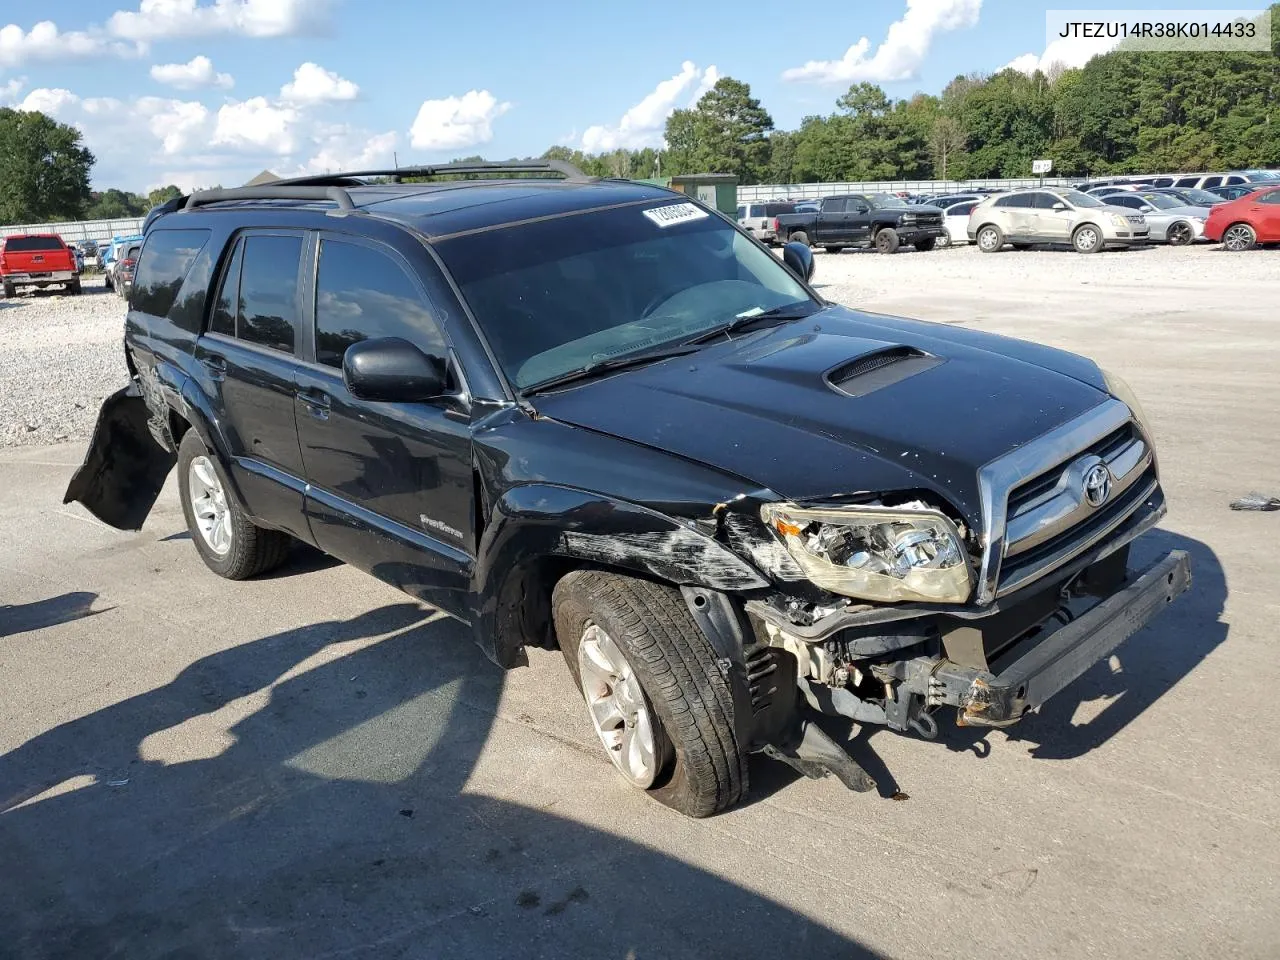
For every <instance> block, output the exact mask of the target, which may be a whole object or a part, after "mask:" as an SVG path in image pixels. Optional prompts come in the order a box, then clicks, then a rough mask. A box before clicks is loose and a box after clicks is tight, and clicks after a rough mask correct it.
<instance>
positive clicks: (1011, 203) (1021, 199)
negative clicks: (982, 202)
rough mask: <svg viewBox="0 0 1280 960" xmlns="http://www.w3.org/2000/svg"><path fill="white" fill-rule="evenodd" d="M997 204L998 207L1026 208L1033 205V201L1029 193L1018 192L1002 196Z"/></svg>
mask: <svg viewBox="0 0 1280 960" xmlns="http://www.w3.org/2000/svg"><path fill="white" fill-rule="evenodd" d="M995 205H996V206H997V207H1017V208H1022V209H1026V208H1028V207H1031V206H1032V205H1033V201H1032V199H1031V196H1030V195H1029V194H1025V193H1016V194H1014V195H1013V196H1010V197H1001V198H1000V199H999V200H997V201H996V203H995Z"/></svg>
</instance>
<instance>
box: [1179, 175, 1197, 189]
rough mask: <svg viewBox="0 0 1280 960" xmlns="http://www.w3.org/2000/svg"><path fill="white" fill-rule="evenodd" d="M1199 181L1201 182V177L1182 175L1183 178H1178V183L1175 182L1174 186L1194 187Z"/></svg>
mask: <svg viewBox="0 0 1280 960" xmlns="http://www.w3.org/2000/svg"><path fill="white" fill-rule="evenodd" d="M1199 182H1200V178H1199V177H1182V178H1180V179H1179V180H1178V182H1177V183H1175V184H1174V186H1177V187H1194V186H1195V185H1196V184H1197V183H1199Z"/></svg>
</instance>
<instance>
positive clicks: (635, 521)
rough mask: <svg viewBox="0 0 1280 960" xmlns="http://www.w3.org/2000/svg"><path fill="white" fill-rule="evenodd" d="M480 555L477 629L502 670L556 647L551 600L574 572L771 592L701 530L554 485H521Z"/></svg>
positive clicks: (504, 501)
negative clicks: (532, 651) (535, 649)
mask: <svg viewBox="0 0 1280 960" xmlns="http://www.w3.org/2000/svg"><path fill="white" fill-rule="evenodd" d="M477 553H478V555H477V558H476V564H475V567H474V569H473V574H472V590H471V594H472V597H473V603H474V610H473V616H472V630H473V632H474V636H475V640H476V642H477V644H478V645H479V646H480V648H481V649H482V650H483V651H484V653H485V654H486V655H487V656H488V657H489V658H490V659H492V660H493V661H494V662H495V663H497V664H498V665H499V666H502V667H514V666H521V665H523V664H525V663H526V662H527V659H526V656H525V653H524V647H525V646H526V645H534V646H542V647H548V648H551V647H554V646H555V644H556V638H555V631H554V626H553V624H552V620H551V594H552V591H553V590H554V589H555V585H556V584H557V583H558V582H559V580H560V579H561V578H562V577H563V576H564V575H565V574H567V573H569V572H570V571H571V570H577V569H583V568H590V569H598V570H607V571H610V572H613V573H619V574H624V575H627V576H634V577H641V578H645V579H651V580H655V581H659V582H663V583H667V584H669V585H671V586H674V587H677V588H678V587H683V586H693V587H703V588H707V589H710V590H717V591H723V592H741V591H750V590H756V589H763V588H765V587H767V586H768V582H767V581H766V580H765V579H764V577H763V576H762V575H761V574H760V573H759V572H758V571H757V570H756V569H755V568H753V567H752V566H750V565H749V564H748V563H747V562H746V561H745V560H742V559H741V558H740V557H738V556H737V555H736V554H734V553H732V552H730V551H729V550H728V549H727V548H725V547H724V546H722V545H721V544H720V543H718V542H717V541H716V540H714V539H713V538H712V537H711V536H709V535H708V534H706V533H703V532H701V531H699V530H698V529H696V527H695V526H694V525H693V524H692V523H688V524H686V523H684V522H682V521H680V520H677V519H675V518H672V517H669V516H666V515H665V514H662V513H659V512H657V511H655V510H651V509H649V508H647V507H644V506H641V505H639V504H635V503H630V502H627V501H623V500H618V499H615V498H612V497H608V496H605V495H603V494H598V493H594V492H591V491H587V490H581V489H577V488H573V487H565V486H557V485H553V484H542V483H538V484H526V485H522V486H520V487H515V488H513V489H511V490H508V491H507V492H506V493H505V494H504V495H503V496H502V497H501V498H499V499H498V500H497V502H495V503H494V504H493V508H492V511H491V513H490V520H489V524H488V525H487V527H486V528H485V530H484V533H483V535H482V537H481V539H480V543H479V547H478V551H477Z"/></svg>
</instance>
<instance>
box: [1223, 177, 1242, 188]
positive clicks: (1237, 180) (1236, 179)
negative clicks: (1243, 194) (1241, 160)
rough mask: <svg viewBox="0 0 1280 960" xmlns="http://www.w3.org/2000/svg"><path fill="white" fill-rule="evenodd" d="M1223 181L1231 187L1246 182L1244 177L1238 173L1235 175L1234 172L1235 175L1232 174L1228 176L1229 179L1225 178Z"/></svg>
mask: <svg viewBox="0 0 1280 960" xmlns="http://www.w3.org/2000/svg"><path fill="white" fill-rule="evenodd" d="M1223 182H1224V183H1225V184H1226V185H1227V186H1229V187H1234V186H1236V185H1237V184H1241V183H1244V182H1245V179H1244V177H1240V176H1236V175H1234V174H1233V175H1231V176H1229V177H1227V179H1226V180H1224V181H1223Z"/></svg>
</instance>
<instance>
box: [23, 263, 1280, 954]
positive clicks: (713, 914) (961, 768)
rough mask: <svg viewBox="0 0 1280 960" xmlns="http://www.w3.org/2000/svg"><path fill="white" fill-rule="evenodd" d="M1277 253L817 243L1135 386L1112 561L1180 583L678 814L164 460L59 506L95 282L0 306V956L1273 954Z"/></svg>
mask: <svg viewBox="0 0 1280 960" xmlns="http://www.w3.org/2000/svg"><path fill="white" fill-rule="evenodd" d="M1278 277H1280V253H1270V252H1265V251H1264V252H1259V253H1254V254H1247V255H1239V256H1232V255H1228V254H1223V253H1219V252H1217V251H1216V250H1214V249H1206V248H1195V249H1190V250H1185V249H1183V250H1173V249H1152V250H1145V251H1133V252H1126V253H1105V254H1100V255H1097V256H1092V257H1083V256H1078V255H1075V254H1072V253H1067V252H1063V253H1049V252H1035V253H1014V252H1007V253H1003V254H1000V255H997V256H986V255H981V254H979V253H977V252H976V251H973V250H970V249H957V250H938V251H934V252H931V253H927V254H921V253H914V252H908V253H903V254H898V255H896V256H893V257H881V256H878V255H875V254H861V253H853V252H846V253H843V254H839V255H832V256H828V255H826V254H819V255H818V272H817V275H816V277H815V280H816V282H817V283H818V285H819V286H820V287H821V289H822V292H823V293H824V294H825V295H826V296H827V297H829V298H831V299H835V300H841V301H844V302H846V303H850V304H854V305H857V306H860V307H864V308H866V309H869V310H876V311H881V312H885V313H897V314H902V315H907V316H916V317H923V318H926V319H931V320H940V321H946V322H951V323H963V324H973V325H978V326H980V327H981V328H982V329H984V330H990V331H994V332H998V333H1006V334H1011V335H1014V336H1020V337H1025V338H1027V339H1031V340H1037V341H1041V342H1047V343H1052V344H1055V345H1059V346H1062V347H1065V348H1067V349H1070V350H1074V351H1077V352H1080V353H1085V354H1088V355H1090V356H1093V357H1095V358H1096V359H1097V360H1099V362H1101V363H1103V364H1104V365H1105V366H1107V367H1108V368H1110V369H1112V370H1114V371H1115V372H1117V373H1119V374H1120V375H1121V376H1123V377H1124V378H1125V379H1126V380H1128V381H1129V382H1130V383H1131V384H1132V385H1133V387H1134V388H1135V390H1136V391H1137V393H1138V394H1139V396H1141V397H1142V400H1143V404H1144V406H1145V408H1146V411H1147V414H1148V416H1149V417H1150V419H1151V421H1152V424H1153V428H1154V432H1155V434H1156V439H1157V441H1158V444H1159V451H1160V457H1161V466H1162V472H1163V481H1164V484H1165V489H1166V492H1167V494H1168V496H1169V501H1170V513H1169V517H1168V519H1167V520H1166V521H1165V522H1164V523H1163V524H1162V525H1161V528H1160V529H1159V530H1157V531H1154V532H1153V533H1152V534H1150V535H1149V537H1147V538H1144V539H1145V541H1146V542H1145V543H1144V544H1143V545H1142V546H1141V553H1140V556H1139V558H1138V559H1139V560H1140V561H1141V560H1146V559H1150V558H1151V556H1152V554H1154V552H1155V551H1157V550H1159V551H1167V550H1169V549H1174V548H1177V549H1185V550H1188V551H1189V552H1190V553H1191V555H1192V569H1193V575H1194V578H1195V581H1194V586H1193V588H1192V590H1191V592H1190V593H1188V594H1186V595H1185V596H1184V597H1182V598H1179V600H1178V601H1177V605H1176V608H1175V609H1173V610H1171V611H1169V612H1168V613H1166V614H1165V615H1164V616H1163V617H1162V618H1160V619H1159V620H1157V621H1156V623H1154V624H1152V625H1151V626H1150V627H1149V628H1147V629H1145V630H1143V631H1141V632H1140V633H1139V634H1137V635H1135V636H1134V637H1133V638H1132V639H1130V640H1129V641H1127V642H1126V643H1125V644H1123V645H1122V646H1121V647H1120V648H1119V649H1118V650H1117V651H1116V655H1115V656H1113V657H1111V658H1109V659H1108V660H1107V661H1104V662H1101V663H1099V664H1097V665H1095V667H1094V668H1093V669H1092V670H1090V671H1089V672H1088V673H1087V674H1085V675H1084V676H1082V677H1081V678H1080V679H1079V680H1078V681H1076V683H1074V684H1073V685H1072V686H1071V687H1069V688H1068V689H1067V690H1064V691H1063V692H1062V693H1061V694H1060V695H1059V696H1058V697H1056V698H1054V699H1053V700H1051V701H1050V702H1049V703H1048V704H1047V705H1046V706H1045V707H1044V708H1043V709H1042V710H1041V711H1040V712H1039V713H1038V714H1036V715H1034V716H1031V717H1028V718H1026V719H1025V720H1024V721H1023V722H1022V723H1021V724H1019V725H1018V726H1016V727H1013V728H1010V729H1009V730H1005V731H992V732H990V733H983V732H980V731H979V732H975V731H973V730H972V729H969V730H961V729H956V728H954V727H952V726H951V723H950V721H949V720H947V721H946V723H945V724H944V725H943V733H942V735H941V736H940V738H939V740H938V741H937V742H935V743H926V742H924V741H921V740H919V739H917V738H913V737H903V736H896V735H893V734H891V733H887V732H884V731H866V730H864V731H862V732H861V733H859V734H858V736H857V737H856V738H855V739H854V740H853V741H851V742H850V744H849V747H850V750H851V751H852V752H853V753H854V755H855V756H856V757H857V758H858V759H859V760H860V761H861V762H862V763H863V764H864V765H866V766H867V768H868V770H870V771H871V772H872V773H873V775H874V776H875V777H876V779H877V781H878V784H879V790H878V791H877V792H875V793H872V794H851V793H849V792H848V791H846V790H844V789H843V788H842V787H841V786H839V784H837V783H836V782H835V781H833V780H830V779H828V780H822V781H809V780H800V779H796V777H794V776H793V775H791V774H790V773H789V772H788V770H787V769H786V768H784V767H782V766H781V765H780V764H776V763H774V762H772V761H769V760H766V759H764V758H757V759H755V760H753V762H752V765H751V774H750V776H751V784H752V796H751V802H750V803H747V804H744V805H743V806H742V807H740V808H738V809H735V810H733V811H731V812H729V813H727V814H725V815H723V816H721V817H716V818H714V819H712V820H707V821H698V822H696V823H695V822H691V821H687V820H684V819H683V818H681V817H680V816H678V815H676V814H674V813H672V812H671V811H669V810H665V809H663V808H661V807H659V806H658V805H656V804H655V803H653V802H651V801H649V800H647V799H646V798H644V797H642V796H640V795H639V794H638V793H637V792H636V791H634V790H632V789H630V788H628V787H626V786H625V785H623V784H622V783H621V781H620V779H619V778H618V777H616V776H615V775H614V774H613V772H612V767H611V765H610V763H609V761H608V760H607V759H606V758H605V757H604V756H603V755H602V751H601V750H600V748H599V745H598V741H596V739H595V734H594V732H593V730H592V728H591V725H590V722H589V720H588V719H587V715H586V711H585V710H583V708H582V704H581V701H580V699H579V696H578V694H577V692H576V690H575V689H574V688H573V684H572V681H571V680H570V679H569V676H568V672H567V670H566V669H565V665H564V662H563V658H562V657H561V656H560V654H559V653H557V652H552V651H533V652H532V654H531V657H530V665H529V666H528V667H527V668H524V669H520V670H514V671H511V672H510V673H508V674H505V675H502V674H500V673H499V672H498V671H497V670H495V669H494V668H492V666H491V665H490V664H488V662H487V661H484V660H483V658H482V657H481V655H480V654H479V652H478V650H477V648H476V647H475V645H474V644H473V643H472V642H471V640H470V638H469V636H467V633H466V631H465V630H463V629H462V628H460V627H458V626H456V625H455V624H452V623H451V622H450V621H447V620H441V619H439V618H438V617H436V616H435V615H432V614H430V612H429V611H425V610H423V609H422V608H421V607H419V606H418V605H417V604H414V603H412V602H409V600H408V598H407V597H405V596H404V595H403V594H400V593H398V592H396V591H394V590H392V589H391V588H390V587H387V586H385V585H383V584H380V583H378V582H377V581H375V580H374V579H373V578H371V577H368V576H366V575H365V574H363V573H361V572H359V571H357V570H354V569H352V568H349V567H345V566H341V565H336V564H332V563H328V562H326V561H324V559H323V558H319V557H316V556H315V555H314V554H312V553H308V552H303V551H299V553H298V555H297V556H296V557H295V559H294V560H293V561H292V562H291V564H290V565H289V566H288V567H287V568H285V569H284V570H282V571H281V572H280V573H278V574H273V575H270V576H267V577H262V578H258V579H255V580H251V581H246V582H243V583H230V582H227V581H223V580H220V579H218V578H217V577H215V576H213V575H212V574H210V573H209V572H208V571H207V570H206V569H205V567H204V565H203V564H202V563H201V562H200V560H199V559H198V557H197V555H196V551H195V550H194V549H193V548H192V545H191V544H190V542H189V541H188V540H187V538H186V534H185V532H184V531H185V525H184V521H183V517H182V511H181V508H180V507H179V504H178V498H177V493H176V489H175V487H176V484H175V483H174V478H173V477H172V476H171V477H170V482H169V486H168V489H166V490H165V492H164V493H163V494H162V495H161V498H160V500H159V501H158V503H157V505H156V508H155V510H154V511H153V512H152V514H151V516H150V517H149V519H148V521H147V523H146V525H145V527H144V528H143V529H142V531H140V532H138V533H121V532H120V531H116V530H111V529H108V528H106V527H104V526H103V525H101V524H99V523H96V522H94V521H92V520H91V519H90V518H89V517H88V516H87V514H86V513H85V512H84V511H83V510H82V509H80V508H79V507H78V506H75V505H72V506H63V505H62V504H61V502H60V501H61V496H62V491H63V490H64V489H65V487H66V482H67V479H68V478H69V477H70V475H71V473H72V471H73V470H74V469H75V466H76V465H77V464H78V463H79V461H80V458H81V455H82V453H83V443H82V442H81V441H82V438H83V437H84V436H87V434H88V432H89V430H90V429H91V422H92V416H93V411H94V408H95V407H96V404H97V401H98V399H99V398H100V397H101V396H102V395H104V394H106V393H107V392H109V391H110V390H113V389H115V388H116V387H117V386H118V385H119V384H120V383H123V380H124V371H123V370H122V369H121V364H120V362H119V360H118V357H119V336H120V308H119V305H118V302H117V301H116V300H115V299H114V298H111V297H108V296H105V295H101V294H98V295H89V296H86V297H84V298H82V299H80V300H71V299H62V300H54V299H53V298H45V299H40V300H26V299H24V300H21V301H19V302H18V303H17V304H16V305H15V304H5V305H3V306H0V330H3V331H4V333H3V339H2V340H0V344H3V346H2V347H0V405H3V407H2V409H3V416H4V422H5V424H6V427H8V426H9V425H10V424H11V423H12V422H16V423H17V424H18V425H19V433H18V438H19V439H20V440H21V441H22V442H24V443H26V444H30V443H32V442H33V441H38V440H39V439H41V437H34V438H33V437H30V436H29V435H28V433H27V432H26V430H25V424H26V423H27V422H32V423H35V424H37V428H36V430H35V431H31V433H39V432H40V431H41V430H45V429H47V430H48V431H49V434H50V436H49V439H51V438H52V436H51V435H52V434H53V433H54V432H58V431H63V432H66V433H67V434H68V436H70V437H73V438H75V440H76V441H77V442H72V443H62V444H59V445H52V446H29V445H28V446H24V447H22V448H14V449H8V450H0V491H3V496H0V676H3V677H4V680H5V685H4V688H3V694H0V811H3V813H2V814H0V864H3V865H4V866H5V867H8V868H9V869H0V944H3V945H4V946H3V947H0V955H4V956H6V957H7V956H10V955H12V956H16V957H31V958H43V957H82V956H127V957H169V956H191V957H225V956H235V957H250V958H257V957H261V958H264V960H267V958H269V960H287V958H294V957H297V958H308V960H310V958H315V957H350V958H366V957H368V958H382V957H396V958H402V960H417V958H424V960H425V958H435V957H446V956H447V957H451V958H452V957H457V958H468V960H470V958H475V960H489V958H492V957H506V956H519V957H530V958H534V957H537V958H547V960H553V958H554V960H558V958H561V957H619V958H620V957H624V956H631V957H638V958H641V960H648V958H655V957H664V958H689V960H705V958H708V957H720V956H732V957H735V958H742V960H746V958H756V957H759V958H762V960H778V958H780V957H791V956H797V957H799V956H803V957H805V958H809V960H819V958H823V960H825V958H828V957H830V958H840V960H860V958H866V960H872V958H884V957H904V958H905V957H911V958H933V957H938V958H942V957H954V956H957V955H960V954H969V953H973V952H974V951H975V950H977V951H980V952H982V953H990V954H993V955H996V956H1007V957H1017V958H1021V957H1036V958H1047V960H1048V958H1070V960H1075V958H1085V957H1087V958H1090V960H1147V958H1150V960H1171V958H1187V960H1191V958H1195V960H1200V958H1205V957H1213V958H1215V960H1275V958H1276V956H1277V950H1276V945H1277V944H1278V943H1280V914H1278V913H1277V911H1276V909H1275V904H1276V878H1277V877H1278V876H1280V800H1278V799H1277V791H1276V784H1277V783H1280V716H1277V713H1276V711H1275V710H1274V709H1272V708H1271V704H1272V702H1273V701H1274V698H1275V690H1276V689H1277V687H1280V666H1278V665H1277V659H1276V657H1275V654H1274V647H1275V627H1276V622H1277V620H1278V619H1280V599H1278V598H1277V592H1276V571H1277V564H1276V561H1275V559H1274V555H1273V554H1272V553H1271V552H1270V551H1269V550H1268V546H1269V545H1270V544H1272V543H1274V542H1275V540H1276V537H1277V533H1280V514H1258V513H1236V512H1232V511H1230V510H1228V509H1227V503H1228V501H1229V500H1230V499H1231V498H1232V497H1234V496H1237V495H1239V494H1241V493H1243V492H1245V491H1248V490H1250V489H1258V490H1262V491H1264V492H1269V493H1271V494H1280V446H1278V445H1277V444H1276V442H1275V438H1276V434H1277V430H1276V423H1275V419H1276V413H1277V411H1280V376H1277V371H1278V370H1280V336H1277V330H1276V323H1277V311H1276V294H1275V290H1276V279H1277V278H1278ZM41 327H44V328H46V329H45V332H43V333H37V332H36V331H37V330H39V329H40V328H41ZM15 361H18V363H17V364H15ZM17 365H21V366H22V368H23V371H22V372H21V373H19V371H18V370H17V369H15V367H16V366H17ZM32 369H34V370H37V371H39V372H38V373H30V372H28V371H30V370H32ZM62 381H65V389H64V387H63V386H62V383H61V382H62ZM975 388H977V389H980V388H981V385H980V384H978V385H975ZM77 400H80V402H82V403H84V405H85V407H86V409H85V410H83V411H80V410H75V408H74V404H75V402H76V401H77ZM15 417H16V421H15V420H14V418H15ZM43 424H48V427H47V428H46V427H45V426H42V425H43ZM8 436H9V431H8V430H6V437H8ZM42 436H43V435H42ZM6 442H8V441H6ZM5 604H9V605H10V606H4V605H5ZM34 790H44V791H45V792H44V793H42V794H38V795H32V791H34ZM18 797H23V798H25V799H24V800H23V801H22V802H21V803H18V804H17V805H14V804H15V803H16V798H18ZM637 891H640V894H639V895H637Z"/></svg>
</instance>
